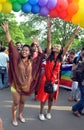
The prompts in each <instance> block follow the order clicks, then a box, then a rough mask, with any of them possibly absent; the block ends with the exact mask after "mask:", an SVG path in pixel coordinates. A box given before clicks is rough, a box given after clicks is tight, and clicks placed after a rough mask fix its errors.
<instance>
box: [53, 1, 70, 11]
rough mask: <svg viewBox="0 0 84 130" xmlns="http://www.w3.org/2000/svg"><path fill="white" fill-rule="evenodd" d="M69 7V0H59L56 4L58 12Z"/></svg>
mask: <svg viewBox="0 0 84 130" xmlns="http://www.w3.org/2000/svg"><path fill="white" fill-rule="evenodd" d="M67 8H68V1H67V0H58V1H57V5H56V10H57V11H58V12H62V11H63V10H66V9H67Z"/></svg>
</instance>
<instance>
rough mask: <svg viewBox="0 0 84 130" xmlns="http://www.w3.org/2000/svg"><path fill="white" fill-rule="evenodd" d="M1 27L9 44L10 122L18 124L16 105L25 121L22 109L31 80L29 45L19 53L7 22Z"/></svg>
mask: <svg viewBox="0 0 84 130" xmlns="http://www.w3.org/2000/svg"><path fill="white" fill-rule="evenodd" d="M2 27H3V29H4V32H5V33H6V37H7V40H8V44H9V83H10V85H11V93H12V98H13V105H12V124H13V125H14V126H18V121H17V117H16V114H17V107H19V112H18V119H19V120H20V121H21V122H23V123H24V122H25V118H24V116H23V109H24V104H25V101H26V99H27V96H28V95H29V91H30V84H31V80H32V76H31V74H32V62H31V57H30V56H31V53H30V52H31V51H30V46H29V45H24V46H23V47H22V51H21V55H20V54H19V53H18V50H17V48H16V46H14V44H13V41H12V38H11V35H10V32H9V26H8V23H7V22H5V23H3V25H2Z"/></svg>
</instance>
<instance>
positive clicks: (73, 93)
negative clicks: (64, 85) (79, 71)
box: [70, 81, 80, 99]
mask: <svg viewBox="0 0 84 130" xmlns="http://www.w3.org/2000/svg"><path fill="white" fill-rule="evenodd" d="M70 95H71V96H72V97H73V99H78V98H80V90H79V87H78V82H77V81H73V82H72V90H71V93H70Z"/></svg>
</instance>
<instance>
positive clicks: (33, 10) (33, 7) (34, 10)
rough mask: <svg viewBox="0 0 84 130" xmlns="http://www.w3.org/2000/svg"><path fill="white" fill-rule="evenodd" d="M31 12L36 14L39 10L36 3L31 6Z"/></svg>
mask: <svg viewBox="0 0 84 130" xmlns="http://www.w3.org/2000/svg"><path fill="white" fill-rule="evenodd" d="M31 12H32V13H33V14H37V13H39V12H40V6H39V5H38V4H36V5H34V6H32V11H31Z"/></svg>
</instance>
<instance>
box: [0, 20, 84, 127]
mask: <svg viewBox="0 0 84 130" xmlns="http://www.w3.org/2000/svg"><path fill="white" fill-rule="evenodd" d="M2 27H3V29H4V32H5V34H6V37H7V40H8V46H9V52H8V55H7V54H5V52H4V51H2V50H4V49H3V48H1V49H0V76H2V75H1V67H5V68H6V70H8V71H6V72H5V73H7V75H8V76H7V80H6V79H5V73H4V78H3V77H0V88H1V87H3V86H2V83H3V84H4V85H5V82H6V85H7V84H9V85H10V86H11V93H12V99H13V104H12V124H13V125H14V126H18V120H17V110H18V119H19V120H20V121H21V122H23V123H25V121H26V120H25V117H24V116H23V110H24V105H25V102H26V100H27V97H28V96H30V95H31V94H32V93H35V99H36V100H38V101H40V112H39V119H40V120H45V119H46V118H47V119H51V118H52V115H51V109H52V105H53V101H57V98H58V94H59V86H60V78H61V77H60V71H61V66H62V64H63V63H64V64H72V71H74V70H75V68H76V67H77V66H78V64H79V63H80V61H81V62H83V61H84V48H82V50H81V52H80V55H79V56H77V57H76V53H75V51H74V50H73V49H72V50H71V51H70V52H68V54H67V56H66V58H65V59H64V60H63V48H62V47H61V45H59V44H55V45H54V46H53V47H52V48H50V49H49V50H48V47H49V45H48V47H47V48H46V49H45V51H43V50H42V49H41V47H40V46H39V43H38V40H37V39H36V38H34V39H33V43H32V44H31V46H29V45H21V43H20V42H17V43H16V45H14V43H13V40H12V38H11V35H10V32H9V25H8V23H7V22H5V23H4V24H3V25H2ZM2 53H3V55H2ZM3 56H4V58H2V57H3ZM1 58H2V59H1ZM3 59H4V61H3ZM1 61H3V64H1ZM7 63H8V66H7ZM4 65H5V66H4ZM7 67H8V69H7ZM83 71H84V66H83ZM82 77H83V81H81V82H83V83H82V84H81V83H80V81H78V80H77V79H76V78H72V90H71V93H70V96H69V98H68V99H69V101H72V100H75V101H77V104H76V105H74V106H73V107H72V111H73V113H74V114H75V115H76V116H79V115H80V114H81V113H82V110H83V108H84V98H83V97H84V96H83V95H84V94H83V93H84V92H83V91H84V90H83V89H82V88H83V87H84V76H82ZM1 79H2V81H1ZM3 79H4V82H3ZM8 79H9V80H8ZM46 81H48V82H50V83H51V84H52V85H53V86H54V84H56V86H57V89H56V90H55V91H53V92H52V93H51V94H49V93H47V92H45V91H44V88H45V83H46ZM81 86H82V87H81ZM74 88H75V89H74ZM79 89H80V90H79ZM80 93H81V97H80ZM79 98H80V99H79ZM46 101H48V110H47V112H46V116H45V115H44V105H45V103H46ZM79 106H80V108H79ZM18 107H19V109H17V108H18Z"/></svg>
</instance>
